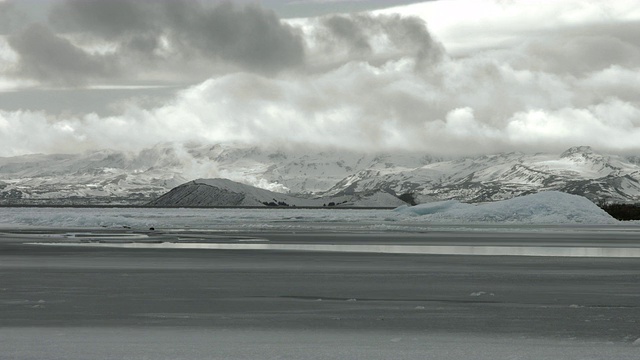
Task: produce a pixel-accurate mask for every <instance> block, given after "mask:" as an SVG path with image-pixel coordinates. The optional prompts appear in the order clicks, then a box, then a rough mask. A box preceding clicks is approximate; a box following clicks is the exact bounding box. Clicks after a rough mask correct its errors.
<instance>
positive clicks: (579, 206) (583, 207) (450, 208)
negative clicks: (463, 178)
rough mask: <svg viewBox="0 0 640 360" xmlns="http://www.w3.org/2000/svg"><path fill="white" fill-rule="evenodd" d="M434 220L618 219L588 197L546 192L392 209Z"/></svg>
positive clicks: (528, 221) (569, 221) (601, 221)
mask: <svg viewBox="0 0 640 360" xmlns="http://www.w3.org/2000/svg"><path fill="white" fill-rule="evenodd" d="M395 211H396V212H398V213H401V214H409V215H416V216H420V219H421V220H428V221H430V222H434V223H460V224H465V223H485V222H490V223H498V222H499V223H522V224H575V223H583V224H614V223H617V222H618V221H617V220H615V219H614V218H612V217H611V216H610V215H609V214H607V213H606V212H605V211H604V210H602V209H600V208H599V207H598V206H596V205H595V204H594V203H592V202H591V201H589V200H588V199H586V198H584V197H582V196H577V195H570V194H565V193H562V192H558V191H547V192H541V193H537V194H532V195H526V196H521V197H517V198H513V199H509V200H504V201H498V202H494V203H488V204H481V205H475V206H474V205H469V204H462V203H460V202H457V201H452V200H450V201H441V202H435V203H429V204H422V205H417V206H413V207H401V208H397V209H396V210H395Z"/></svg>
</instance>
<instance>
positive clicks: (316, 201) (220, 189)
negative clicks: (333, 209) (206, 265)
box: [149, 179, 404, 207]
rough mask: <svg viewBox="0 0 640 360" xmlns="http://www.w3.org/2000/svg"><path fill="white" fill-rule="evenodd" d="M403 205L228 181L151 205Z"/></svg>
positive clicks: (380, 196) (384, 198)
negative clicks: (294, 193)
mask: <svg viewBox="0 0 640 360" xmlns="http://www.w3.org/2000/svg"><path fill="white" fill-rule="evenodd" d="M401 204H404V202H403V201H402V200H400V199H398V198H397V197H395V196H393V195H391V194H388V193H381V192H375V193H369V194H359V195H353V196H340V197H322V198H303V197H296V196H291V195H287V194H282V193H276V192H273V191H269V190H265V189H260V188H256V187H254V186H250V185H245V184H241V183H238V182H234V181H231V180H227V179H198V180H194V181H191V182H188V183H186V184H182V185H180V186H178V187H176V188H174V189H172V190H171V191H169V192H168V193H166V194H164V195H163V196H161V197H159V198H158V199H156V200H153V201H152V202H150V203H149V205H152V206H180V207H195V206H248V207H263V206H296V207H323V206H350V207H396V206H399V205H401Z"/></svg>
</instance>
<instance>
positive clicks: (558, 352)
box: [0, 208, 640, 359]
mask: <svg viewBox="0 0 640 360" xmlns="http://www.w3.org/2000/svg"><path fill="white" fill-rule="evenodd" d="M0 213H1V215H2V219H1V220H0V222H1V224H2V229H1V230H0V319H2V321H1V323H0V348H1V349H2V354H1V355H0V358H2V359H4V358H6V359H41V358H47V359H331V358H333V359H342V358H367V359H389V358H396V359H424V358H434V359H496V358H504V359H507V358H509V359H540V358H554V359H613V358H615V359H637V358H638V356H639V354H640V346H639V345H640V340H638V339H639V338H640V330H639V329H640V326H639V324H638V321H640V290H639V289H640V288H639V287H638V284H639V283H640V259H639V258H637V257H634V254H635V253H634V252H635V251H637V249H638V248H639V247H640V236H639V235H640V233H639V232H638V228H637V226H633V225H613V226H610V225H609V226H596V225H573V226H533V225H517V224H510V225H508V226H505V225H496V224H484V225H479V224H475V225H470V224H466V225H465V224H461V225H455V224H449V225H442V224H440V225H437V226H436V225H433V224H429V223H428V222H424V221H420V219H419V218H416V217H403V216H400V215H397V214H395V213H393V212H390V211H375V210H289V209H287V210H242V209H235V210H231V209H224V210H221V209H219V210H204V209H201V210H184V209H182V210H181V209H67V208H63V209H42V208H38V209H28V208H19V209H8V208H3V209H0ZM151 226H153V227H154V228H155V230H154V231H149V227H151ZM44 244H46V245H44ZM425 249H431V250H434V249H440V250H442V251H441V252H440V253H435V252H428V251H425ZM506 249H508V250H510V251H512V252H513V251H519V252H520V253H517V254H515V253H509V254H505V253H496V251H506ZM588 249H592V250H588ZM593 249H599V250H598V251H600V253H592V252H590V251H595V250H593ZM540 250H544V251H545V252H546V253H544V254H537V256H527V255H531V254H529V253H527V251H540ZM421 251H422V253H421ZM469 251H473V252H475V254H474V255H482V256H468V255H470V254H468V253H467V252H469ZM566 251H570V252H571V253H570V254H567V253H564V252H566ZM612 253H616V254H618V255H620V254H622V255H624V256H621V257H610V254H612ZM437 254H439V255H437ZM625 254H626V255H625ZM515 255H518V256H515ZM534 255H536V254H534ZM634 343H635V345H634Z"/></svg>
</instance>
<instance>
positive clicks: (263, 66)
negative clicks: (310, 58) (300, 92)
mask: <svg viewBox="0 0 640 360" xmlns="http://www.w3.org/2000/svg"><path fill="white" fill-rule="evenodd" d="M50 21H51V24H52V25H53V26H54V28H55V29H56V31H59V32H67V33H69V32H74V33H88V34H91V35H92V36H93V37H95V38H97V39H99V40H107V41H116V42H118V43H119V44H120V48H119V50H120V52H121V53H120V54H119V55H120V56H121V57H126V56H128V55H131V54H128V53H127V52H128V51H133V52H135V54H134V55H135V56H137V57H139V56H140V55H145V56H147V58H148V59H154V60H155V61H156V62H160V63H161V62H164V61H171V60H177V59H180V60H181V61H184V60H185V59H187V60H188V59H193V57H194V56H195V57H196V58H197V60H201V61H204V62H209V63H212V64H213V63H216V62H219V61H222V62H227V63H230V64H231V65H234V66H239V67H241V68H243V69H244V70H248V71H255V72H261V73H274V72H278V71H281V70H284V69H288V68H292V67H296V66H299V65H301V64H302V62H303V61H304V46H303V41H302V38H301V36H300V35H299V34H298V32H297V31H296V30H295V29H293V28H292V27H290V26H288V25H286V24H283V23H282V22H281V21H280V19H279V18H278V17H277V16H276V15H275V13H273V12H272V11H269V10H265V9H263V8H260V7H258V6H256V5H246V6H235V5H234V4H232V3H231V2H223V3H220V4H216V5H213V6H212V5H206V4H203V3H201V2H198V1H186V0H178V1H149V0H146V1H144V0H143V1H133V0H114V1H104V0H70V1H66V2H64V3H63V4H60V5H59V6H58V7H56V8H55V9H54V10H53V11H52V13H51V17H50ZM162 41H166V42H168V46H170V47H171V51H172V52H173V53H166V54H164V55H158V50H159V46H160V44H161V42H162ZM172 57H173V59H170V58H172Z"/></svg>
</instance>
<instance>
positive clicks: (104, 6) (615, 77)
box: [0, 0, 640, 156]
mask: <svg viewBox="0 0 640 360" xmlns="http://www.w3.org/2000/svg"><path fill="white" fill-rule="evenodd" d="M390 5H393V6H394V7H391V8H385V6H386V7H388V6H390ZM638 34H640V2H638V1H637V0H615V1H600V0H439V1H430V2H416V1H378V0H282V1H277V0H263V1H258V2H254V1H249V0H247V1H234V2H226V3H225V2H220V1H214V0H206V1H203V2H200V3H199V2H197V1H193V0H108V1H105V0H70V1H65V0H49V1H47V0H0V144H1V145H0V156H13V155H21V154H29V153H69V152H80V151H87V150H94V149H105V148H110V149H121V150H127V151H137V150H140V149H142V148H146V147H149V146H153V145H154V144H156V143H160V142H163V143H164V142H177V143H187V142H200V143H219V142H241V143H248V144H256V145H266V146H285V145H305V146H311V147H327V146H329V147H333V148H343V149H351V150H363V151H369V150H372V151H406V150H408V151H421V152H426V153H429V154H434V155H446V156H448V155H451V156H458V155H471V154H484V153H494V152H501V151H523V152H560V151H562V150H564V149H566V148H568V147H571V146H576V145H590V146H593V147H595V148H596V149H600V150H603V151H610V152H617V153H627V154H636V155H640V36H638Z"/></svg>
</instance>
